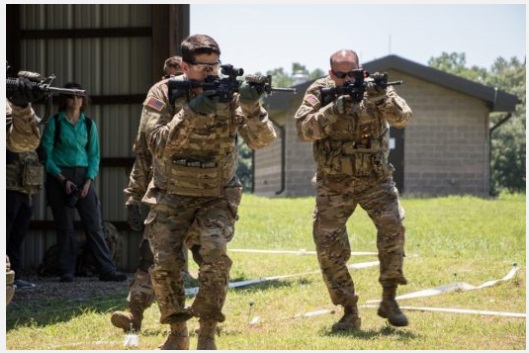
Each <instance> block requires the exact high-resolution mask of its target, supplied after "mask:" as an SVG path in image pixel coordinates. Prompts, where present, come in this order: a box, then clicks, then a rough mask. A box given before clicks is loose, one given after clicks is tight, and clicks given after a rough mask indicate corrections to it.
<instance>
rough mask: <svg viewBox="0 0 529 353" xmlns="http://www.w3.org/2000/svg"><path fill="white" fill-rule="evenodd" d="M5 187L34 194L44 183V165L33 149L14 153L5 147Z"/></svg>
mask: <svg viewBox="0 0 529 353" xmlns="http://www.w3.org/2000/svg"><path fill="white" fill-rule="evenodd" d="M6 151H7V155H6V188H7V190H12V191H18V192H22V193H25V194H35V193H37V192H39V191H40V190H41V189H42V186H43V185H44V166H43V165H42V163H40V161H39V156H38V154H37V152H35V151H28V152H21V153H14V152H11V151H9V150H8V149H6Z"/></svg>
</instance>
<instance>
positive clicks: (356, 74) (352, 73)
mask: <svg viewBox="0 0 529 353" xmlns="http://www.w3.org/2000/svg"><path fill="white" fill-rule="evenodd" d="M331 71H332V73H333V74H334V76H336V77H338V78H345V77H346V76H347V77H350V78H353V77H355V78H357V77H359V76H364V72H363V70H361V69H356V70H351V71H349V72H342V71H334V70H331Z"/></svg>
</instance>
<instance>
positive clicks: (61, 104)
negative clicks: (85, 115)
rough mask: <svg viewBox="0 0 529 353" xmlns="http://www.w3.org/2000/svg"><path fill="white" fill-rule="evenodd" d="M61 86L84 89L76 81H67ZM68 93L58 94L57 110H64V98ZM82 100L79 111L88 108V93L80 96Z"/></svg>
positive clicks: (66, 97) (65, 98)
mask: <svg viewBox="0 0 529 353" xmlns="http://www.w3.org/2000/svg"><path fill="white" fill-rule="evenodd" d="M63 88H75V89H84V88H83V86H81V84H79V83H77V82H68V83H66V84H65V85H64V87H63ZM69 96H70V95H69V94H61V95H59V97H58V98H59V100H58V106H59V111H61V110H65V109H66V100H67V99H68V97H69ZM81 98H82V100H83V105H82V106H81V111H84V110H85V109H87V108H88V105H89V104H90V98H89V97H88V95H86V93H85V95H84V96H82V97H81Z"/></svg>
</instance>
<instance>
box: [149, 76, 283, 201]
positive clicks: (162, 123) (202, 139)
mask: <svg viewBox="0 0 529 353" xmlns="http://www.w3.org/2000/svg"><path fill="white" fill-rule="evenodd" d="M177 79H185V75H182V76H179V77H178V78H177ZM194 97H196V93H195V92H194V91H192V90H189V91H188V92H187V94H184V95H182V96H180V97H179V98H177V99H176V101H175V104H174V111H175V112H176V113H175V114H174V115H173V114H172V110H171V109H165V108H166V106H167V105H169V104H170V103H169V97H168V86H167V84H166V81H161V82H159V83H157V84H155V85H154V86H153V87H152V88H151V90H150V91H149V93H148V94H147V98H146V100H145V102H144V107H143V113H142V120H145V121H149V122H155V123H154V124H153V126H152V130H151V127H148V128H147V129H146V134H147V136H148V139H147V143H148V146H149V149H150V151H151V152H152V156H153V180H152V181H151V183H150V185H149V189H148V191H147V194H146V195H145V197H144V198H143V202H145V203H147V204H171V201H170V200H171V197H172V195H179V196H192V197H220V196H222V194H223V188H224V187H225V186H226V185H227V184H228V183H229V182H230V181H231V180H232V179H233V178H234V177H235V171H236V168H237V156H238V150H237V136H238V135H240V136H242V138H243V139H244V141H245V142H246V144H247V145H248V147H250V148H251V149H258V148H263V147H265V146H267V145H268V144H269V143H271V142H272V141H274V140H275V138H276V132H275V129H274V127H273V125H272V123H271V121H270V120H269V119H268V113H267V111H266V110H265V109H264V108H262V107H261V106H260V104H259V103H258V102H257V103H256V104H252V105H250V106H248V105H243V104H240V103H239V95H238V94H235V95H234V97H233V100H232V101H231V102H230V103H217V104H216V105H217V112H216V115H211V116H204V115H199V114H197V113H195V112H193V111H192V110H191V108H190V107H189V105H188V102H189V101H190V100H192V99H193V98H194ZM144 115H149V116H150V117H147V116H146V117H145V118H144V117H143V116H144Z"/></svg>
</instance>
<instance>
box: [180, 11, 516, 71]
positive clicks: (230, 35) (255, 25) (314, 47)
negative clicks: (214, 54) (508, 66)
mask: <svg viewBox="0 0 529 353" xmlns="http://www.w3.org/2000/svg"><path fill="white" fill-rule="evenodd" d="M190 9H191V10H190V11H191V21H190V33H191V34H197V33H204V34H208V35H210V36H212V37H213V38H214V39H215V40H216V41H217V43H218V44H219V46H220V48H221V51H222V55H221V60H222V62H223V63H229V64H232V65H234V66H236V67H241V68H243V69H244V71H245V73H258V72H260V73H266V71H268V70H272V69H275V68H283V69H284V71H285V73H287V74H291V73H292V72H291V71H292V63H299V64H301V65H304V66H305V67H306V68H307V69H308V70H309V71H313V70H315V69H317V68H319V69H322V70H323V71H324V72H327V70H328V69H329V67H328V66H329V64H328V63H329V57H330V56H331V54H332V53H334V52H336V51H337V50H339V49H342V48H346V49H353V50H355V51H356V52H357V53H358V55H359V56H360V61H361V63H362V62H369V61H371V60H374V59H378V58H382V57H384V56H386V55H389V54H394V55H398V56H400V57H403V58H405V59H408V60H411V61H414V62H417V63H420V64H423V65H428V61H429V60H430V59H431V58H432V57H438V56H440V55H441V54H442V53H443V52H446V53H453V52H456V53H464V54H465V57H466V66H467V67H471V66H474V65H475V66H478V67H481V68H485V69H490V68H491V66H492V65H493V63H494V62H495V61H496V59H497V58H498V57H503V58H504V59H507V60H509V59H510V58H512V57H516V58H518V59H519V60H520V61H522V62H523V61H524V60H525V55H526V46H525V42H526V5H523V4H507V5H504V4H467V5H455V4H448V5H434V4H394V5H388V4H376V5H360V4H328V5H322V4H295V5H292V4H287V5H282V4H268V5H263V4H249V5H244V4H235V5H234V4H232V5H228V4H220V5H212V4H207V5H202V4H192V5H191V8H190Z"/></svg>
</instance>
